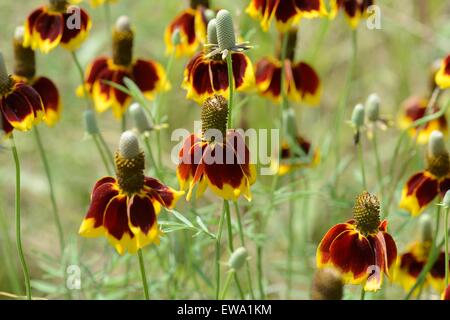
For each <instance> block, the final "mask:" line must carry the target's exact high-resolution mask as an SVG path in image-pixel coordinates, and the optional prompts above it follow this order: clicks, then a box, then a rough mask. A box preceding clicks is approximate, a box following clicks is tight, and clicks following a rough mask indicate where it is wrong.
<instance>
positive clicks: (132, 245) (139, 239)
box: [79, 131, 183, 254]
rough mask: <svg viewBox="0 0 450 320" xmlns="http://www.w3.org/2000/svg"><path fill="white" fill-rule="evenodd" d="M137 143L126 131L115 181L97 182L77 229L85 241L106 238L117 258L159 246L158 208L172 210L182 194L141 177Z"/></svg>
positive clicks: (141, 162) (141, 160)
mask: <svg viewBox="0 0 450 320" xmlns="http://www.w3.org/2000/svg"><path fill="white" fill-rule="evenodd" d="M137 141H138V140H137V137H136V136H135V135H134V134H133V133H131V132H129V131H127V132H125V133H124V134H123V135H122V138H121V142H120V146H119V150H118V151H117V152H116V156H115V163H116V174H117V178H113V177H104V178H102V179H100V180H99V181H97V183H96V184H95V186H94V188H93V190H92V195H91V204H90V207H89V210H88V212H87V215H86V217H85V218H84V220H83V223H82V224H81V226H80V229H79V234H80V235H82V236H85V237H99V236H105V237H106V238H107V239H108V240H109V242H110V243H111V245H112V246H114V248H115V249H116V250H117V252H118V253H119V254H124V253H125V252H126V251H128V252H130V253H135V252H136V251H137V250H139V249H141V248H143V247H144V246H146V245H148V244H151V243H155V244H159V241H160V236H161V234H162V231H161V230H160V228H159V226H158V222H157V218H158V215H159V213H160V212H161V207H165V208H172V207H173V206H174V205H175V203H176V201H177V200H178V198H179V197H180V196H181V195H182V194H183V192H179V191H175V190H173V189H171V188H169V187H167V186H166V185H164V184H163V183H161V182H160V181H159V180H157V179H154V178H150V177H146V176H144V167H145V159H144V153H143V152H141V151H140V149H139V145H138V142H137Z"/></svg>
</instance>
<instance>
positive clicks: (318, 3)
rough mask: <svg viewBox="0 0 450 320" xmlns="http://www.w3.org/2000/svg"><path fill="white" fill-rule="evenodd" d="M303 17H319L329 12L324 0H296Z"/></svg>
mask: <svg viewBox="0 0 450 320" xmlns="http://www.w3.org/2000/svg"><path fill="white" fill-rule="evenodd" d="M294 3H295V6H296V8H297V10H298V11H299V12H300V16H301V17H302V18H308V19H311V18H317V17H320V16H324V15H326V14H327V10H326V7H325V3H324V2H323V0H294Z"/></svg>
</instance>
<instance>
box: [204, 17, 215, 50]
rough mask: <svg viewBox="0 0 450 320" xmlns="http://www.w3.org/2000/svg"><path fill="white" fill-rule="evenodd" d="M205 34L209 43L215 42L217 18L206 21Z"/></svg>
mask: <svg viewBox="0 0 450 320" xmlns="http://www.w3.org/2000/svg"><path fill="white" fill-rule="evenodd" d="M206 34H207V37H208V43H209V44H217V20H216V19H215V18H214V19H211V20H210V21H209V22H208V28H207V31H206Z"/></svg>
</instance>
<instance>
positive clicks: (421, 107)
mask: <svg viewBox="0 0 450 320" xmlns="http://www.w3.org/2000/svg"><path fill="white" fill-rule="evenodd" d="M427 106H428V100H427V99H422V98H419V97H411V98H409V99H407V100H406V101H405V102H404V103H403V107H402V110H403V111H402V113H401V114H400V116H399V120H398V123H399V127H400V128H401V129H406V128H408V127H409V126H410V125H411V124H412V123H414V122H415V121H416V120H419V119H422V118H423V117H425V116H426V111H427ZM438 111H439V107H438V106H437V105H435V106H434V109H433V110H432V113H436V112H438ZM435 130H437V131H440V132H442V133H443V134H444V135H447V134H448V123H447V118H446V116H445V115H442V116H441V117H439V118H437V119H434V120H431V121H429V122H427V123H426V124H424V125H423V126H419V127H414V128H410V129H409V130H408V134H409V135H410V136H411V137H413V138H416V139H417V140H416V141H417V143H419V144H427V143H428V141H429V138H430V134H431V132H433V131H435Z"/></svg>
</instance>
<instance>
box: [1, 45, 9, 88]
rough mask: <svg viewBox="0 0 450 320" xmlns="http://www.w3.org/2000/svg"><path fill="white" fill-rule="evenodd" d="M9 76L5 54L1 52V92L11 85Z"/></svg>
mask: <svg viewBox="0 0 450 320" xmlns="http://www.w3.org/2000/svg"><path fill="white" fill-rule="evenodd" d="M9 81H10V79H9V74H8V71H7V69H6V64H5V58H4V57H3V53H1V52H0V92H1V91H3V90H2V88H3V87H5V86H7V85H8V84H9Z"/></svg>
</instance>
